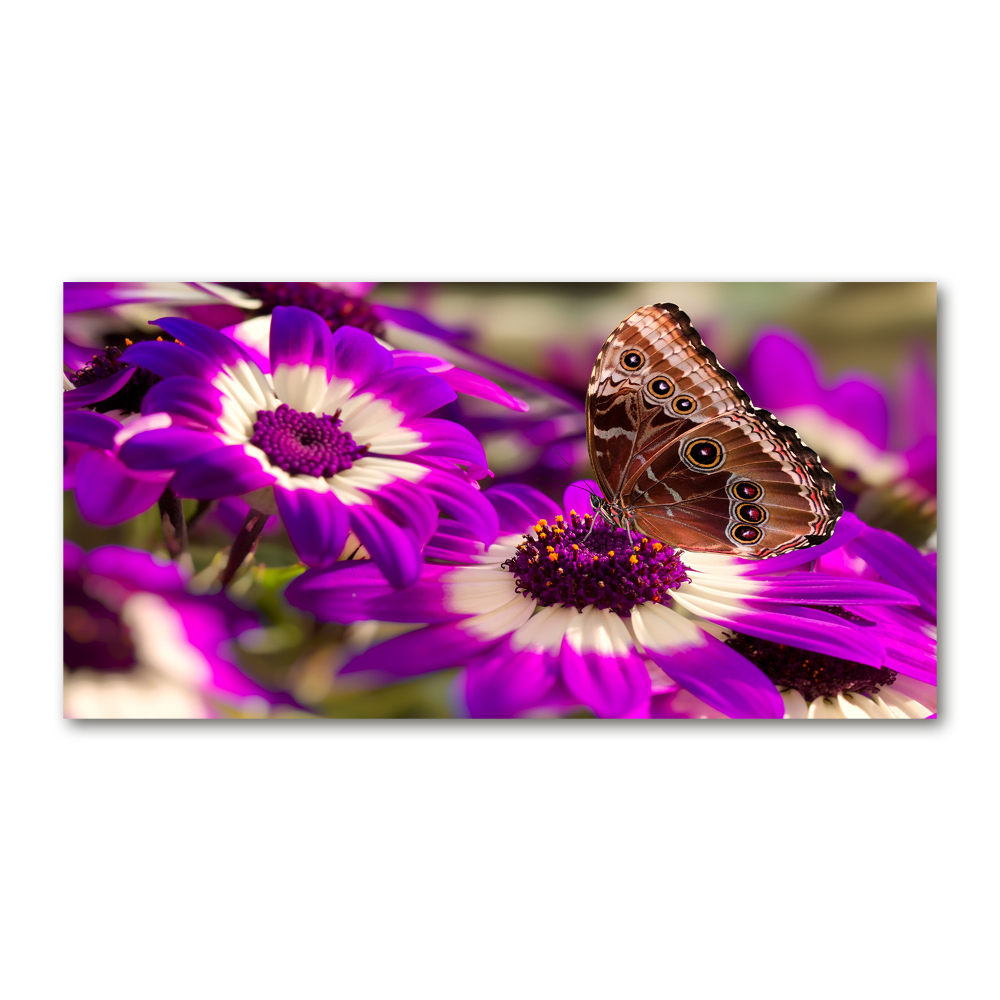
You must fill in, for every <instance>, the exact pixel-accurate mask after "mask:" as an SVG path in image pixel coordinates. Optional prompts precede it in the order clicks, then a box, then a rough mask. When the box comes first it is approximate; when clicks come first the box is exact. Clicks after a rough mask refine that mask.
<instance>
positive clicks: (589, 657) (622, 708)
mask: <svg viewBox="0 0 1000 1000" xmlns="http://www.w3.org/2000/svg"><path fill="white" fill-rule="evenodd" d="M518 655H519V656H520V655H522V654H518ZM560 660H561V664H562V679H563V682H564V683H565V685H566V687H567V688H569V690H570V691H571V692H572V694H573V696H574V697H575V698H577V699H579V701H580V703H581V704H582V705H586V706H587V707H588V708H590V709H592V710H593V712H594V713H595V714H596V715H599V716H601V717H602V718H605V719H615V718H619V717H621V716H622V715H625V714H627V713H629V712H633V711H634V710H635V709H637V708H638V707H640V706H641V705H643V704H644V703H646V702H648V701H649V696H650V693H651V690H652V689H651V686H650V681H649V672H648V671H647V670H646V668H645V666H643V663H642V660H640V659H639V657H638V655H637V654H636V653H635V652H634V651H629V652H628V653H621V654H618V655H610V654H603V653H600V652H598V651H597V650H594V649H587V648H586V646H584V647H583V648H581V649H580V650H579V651H578V650H576V649H574V648H573V646H572V645H571V642H570V638H569V636H565V637H564V638H563V643H562V650H561V652H560Z"/></svg>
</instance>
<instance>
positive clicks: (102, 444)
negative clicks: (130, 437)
mask: <svg viewBox="0 0 1000 1000" xmlns="http://www.w3.org/2000/svg"><path fill="white" fill-rule="evenodd" d="M121 429H122V425H121V424H120V423H119V422H118V421H117V420H114V419H112V418H111V417H106V416H105V415H104V414H103V413H94V412H93V410H70V411H69V412H68V413H65V414H64V415H63V437H64V438H65V439H66V440H67V441H73V442H75V443H76V444H85V445H88V446H89V447H91V448H101V449H103V450H106V451H111V450H112V449H113V448H114V446H115V435H116V434H117V433H118V432H119V431H120V430H121Z"/></svg>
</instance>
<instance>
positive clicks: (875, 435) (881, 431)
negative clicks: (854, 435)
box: [823, 374, 889, 451]
mask: <svg viewBox="0 0 1000 1000" xmlns="http://www.w3.org/2000/svg"><path fill="white" fill-rule="evenodd" d="M823 406H824V409H826V411H827V412H828V413H829V414H830V416H832V417H833V418H834V419H836V420H839V421H840V422H841V423H842V424H846V425H847V426H848V427H853V428H854V429H855V430H856V431H858V432H859V433H861V434H862V435H863V436H864V437H866V438H867V439H868V440H869V441H871V443H872V444H873V445H875V447H876V448H878V449H879V450H880V451H885V449H886V448H887V447H888V445H889V404H888V402H887V401H886V395H885V390H884V388H882V387H881V386H880V385H879V383H878V382H876V381H875V379H873V378H871V376H869V375H857V374H855V375H854V376H853V377H851V378H844V379H842V380H841V381H840V382H838V383H837V385H836V386H834V388H832V389H830V390H828V392H827V393H826V398H825V400H824V404H823Z"/></svg>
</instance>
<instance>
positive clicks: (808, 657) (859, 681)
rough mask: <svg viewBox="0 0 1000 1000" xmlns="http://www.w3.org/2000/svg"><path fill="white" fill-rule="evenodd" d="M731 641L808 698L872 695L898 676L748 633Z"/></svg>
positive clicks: (783, 683) (779, 683)
mask: <svg viewBox="0 0 1000 1000" xmlns="http://www.w3.org/2000/svg"><path fill="white" fill-rule="evenodd" d="M822 610H823V611H828V612H832V613H833V614H835V615H837V616H838V617H840V618H846V619H848V620H849V621H854V622H865V619H864V618H859V617H858V616H857V615H853V614H851V612H849V611H845V610H844V609H843V608H823V609H822ZM867 624H871V623H870V622H868V623H867ZM728 644H729V645H730V646H731V647H732V648H733V649H735V650H736V651H737V652H738V653H742V654H743V656H745V657H746V658H747V659H748V660H750V661H751V662H752V663H754V664H756V665H757V667H759V668H760V669H761V670H762V671H763V672H764V673H765V674H767V676H768V678H770V680H772V681H773V682H774V683H775V685H776V686H777V687H778V688H779V689H780V690H782V691H783V690H785V689H787V688H792V689H794V690H795V691H798V692H799V694H801V695H802V697H803V698H805V700H806V701H815V700H816V699H817V698H836V697H837V695H838V694H843V693H844V692H845V691H849V692H854V693H855V694H863V695H872V694H876V693H878V691H879V690H880V689H881V688H883V687H885V685H886V684H892V682H893V681H894V680H895V679H896V671H895V670H891V669H890V668H889V667H869V666H866V665H865V664H863V663H853V662H851V661H850V660H841V659H838V658H837V657H836V656H828V655H827V654H826V653H814V652H811V651H810V650H808V649H798V648H797V647H795V646H785V645H782V644H779V643H776V642H768V641H767V640H766V639H755V638H753V637H752V636H748V635H742V634H738V635H734V636H733V638H732V639H730V640H729V641H728Z"/></svg>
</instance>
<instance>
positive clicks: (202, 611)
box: [63, 542, 294, 719]
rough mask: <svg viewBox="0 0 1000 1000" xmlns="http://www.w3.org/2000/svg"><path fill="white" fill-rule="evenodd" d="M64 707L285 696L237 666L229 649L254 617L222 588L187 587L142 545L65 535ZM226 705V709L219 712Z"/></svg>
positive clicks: (72, 713)
mask: <svg viewBox="0 0 1000 1000" xmlns="http://www.w3.org/2000/svg"><path fill="white" fill-rule="evenodd" d="M63 554H64V600H63V605H64V607H63V661H64V663H65V667H66V674H65V678H64V686H63V695H64V704H65V714H66V715H67V716H68V717H71V718H87V719H151V718H152V719H166V718H211V717H214V716H216V715H218V714H220V709H221V708H222V706H223V705H231V706H233V707H235V708H241V709H243V710H245V711H249V712H257V713H259V711H260V709H261V708H263V707H264V706H266V705H268V704H294V703H293V702H291V700H290V699H289V698H287V697H286V696H284V695H275V694H273V693H272V692H270V691H268V690H267V689H266V688H263V687H261V686H260V685H259V684H257V683H256V682H254V681H253V680H251V679H250V678H249V677H247V676H246V675H245V674H243V673H241V672H240V670H239V668H238V666H237V665H236V663H235V661H234V659H233V658H232V655H231V651H230V648H229V646H230V642H231V640H232V639H233V638H235V637H236V636H237V635H239V634H241V633H243V632H245V631H247V630H248V629H252V628H256V627H257V626H258V622H257V620H256V619H255V618H254V617H253V616H252V615H250V614H248V613H247V612H245V611H243V610H241V609H240V608H238V607H236V605H234V604H233V603H232V602H231V601H229V600H228V598H226V597H225V596H224V595H222V594H214V595H211V596H207V595H202V596H195V595H192V594H189V593H188V592H187V591H186V589H185V587H186V583H187V580H186V576H185V573H184V572H183V571H182V570H181V569H180V568H179V567H178V566H177V565H176V564H172V563H167V562H164V561H162V560H159V559H157V558H155V557H154V556H152V555H150V554H149V553H148V552H140V551H138V550H136V549H128V548H123V547H122V546H118V545H105V546H103V547H101V548H98V549H93V550H92V551H90V552H84V551H83V550H82V549H81V548H80V547H79V546H77V545H75V544H73V543H72V542H65V543H64V546H63ZM222 714H226V713H224V712H223V713H222Z"/></svg>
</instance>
